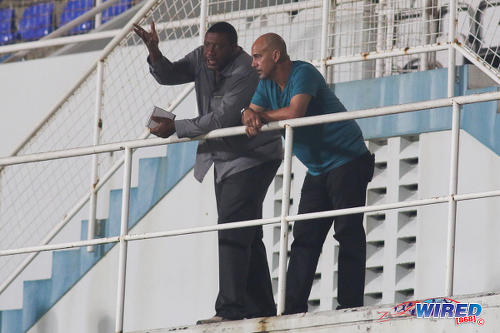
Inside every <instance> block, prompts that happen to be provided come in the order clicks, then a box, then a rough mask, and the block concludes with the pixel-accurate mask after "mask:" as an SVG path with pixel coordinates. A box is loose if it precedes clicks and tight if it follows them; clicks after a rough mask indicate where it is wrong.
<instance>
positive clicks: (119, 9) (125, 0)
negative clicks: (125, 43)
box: [102, 0, 132, 23]
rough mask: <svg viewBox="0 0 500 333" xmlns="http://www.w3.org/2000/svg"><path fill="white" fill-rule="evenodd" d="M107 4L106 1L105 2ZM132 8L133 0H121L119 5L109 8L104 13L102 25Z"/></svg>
mask: <svg viewBox="0 0 500 333" xmlns="http://www.w3.org/2000/svg"><path fill="white" fill-rule="evenodd" d="M104 2H106V0H104ZM131 6H132V0H120V1H118V3H117V4H115V5H113V6H111V7H109V8H107V9H106V10H104V11H103V12H102V23H106V22H107V21H109V20H111V19H112V18H113V17H115V16H118V15H120V14H121V13H123V12H125V11H127V10H128V9H129V8H130V7H131Z"/></svg>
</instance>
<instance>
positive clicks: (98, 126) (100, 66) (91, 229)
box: [87, 60, 104, 252]
mask: <svg viewBox="0 0 500 333" xmlns="http://www.w3.org/2000/svg"><path fill="white" fill-rule="evenodd" d="M96 71H97V82H96V93H95V94H96V97H95V114H94V138H93V142H92V143H93V145H94V146H97V145H98V144H99V141H100V140H99V138H100V137H101V130H102V120H101V110H102V95H103V91H102V88H103V76H104V63H103V61H102V60H100V61H99V62H98V63H97V69H96ZM97 159H98V155H97V154H94V155H92V166H91V167H92V172H91V175H90V191H91V195H90V200H89V222H88V226H87V228H88V229H87V239H89V240H90V239H93V238H94V234H95V226H96V210H97V190H96V185H97V183H98V181H99V172H98V165H97ZM93 250H94V247H93V246H88V247H87V251H89V252H90V251H93Z"/></svg>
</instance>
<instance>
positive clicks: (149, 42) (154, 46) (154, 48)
mask: <svg viewBox="0 0 500 333" xmlns="http://www.w3.org/2000/svg"><path fill="white" fill-rule="evenodd" d="M134 32H135V33H136V34H137V35H138V36H139V37H141V39H142V41H143V42H144V44H145V45H146V47H147V48H148V51H149V55H150V58H151V61H152V62H155V60H156V59H158V58H159V57H161V52H160V49H159V48H158V43H159V38H158V33H157V32H156V28H155V22H154V21H153V22H151V32H147V31H146V30H144V29H143V28H142V27H141V26H140V25H138V24H135V23H134Z"/></svg>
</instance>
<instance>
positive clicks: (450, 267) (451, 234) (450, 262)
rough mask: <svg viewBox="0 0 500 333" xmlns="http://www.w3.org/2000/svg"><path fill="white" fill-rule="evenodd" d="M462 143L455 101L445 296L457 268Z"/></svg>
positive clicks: (448, 293)
mask: <svg viewBox="0 0 500 333" xmlns="http://www.w3.org/2000/svg"><path fill="white" fill-rule="evenodd" d="M459 145H460V105H459V104H458V103H457V102H455V101H453V115H452V125H451V157H450V184H449V195H450V198H449V200H448V233H447V240H446V281H445V296H452V295H453V271H454V268H455V231H456V225H457V201H456V200H455V197H454V196H455V194H457V188H458V156H459Z"/></svg>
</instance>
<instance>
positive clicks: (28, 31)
mask: <svg viewBox="0 0 500 333" xmlns="http://www.w3.org/2000/svg"><path fill="white" fill-rule="evenodd" d="M53 13H54V4H53V3H51V2H47V3H40V4H36V5H33V6H30V7H27V8H26V9H25V10H24V12H23V17H21V19H20V20H19V22H18V26H17V36H18V38H19V39H22V40H35V39H39V38H41V37H43V36H45V35H48V34H49V33H51V32H52V30H53V25H52V16H53Z"/></svg>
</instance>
